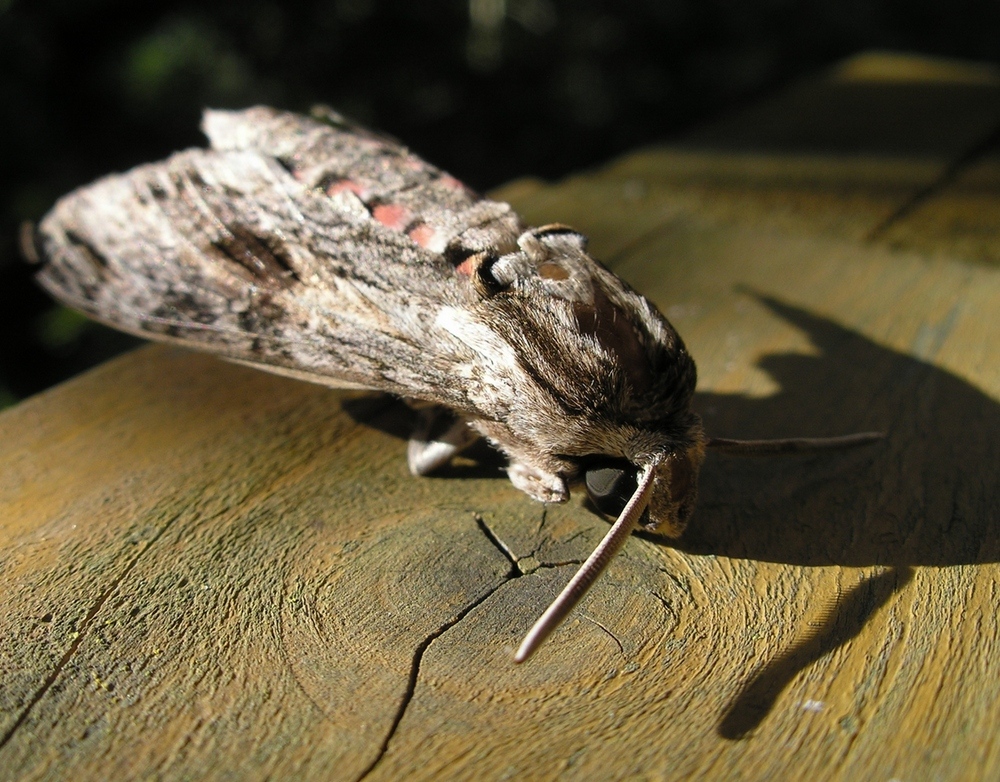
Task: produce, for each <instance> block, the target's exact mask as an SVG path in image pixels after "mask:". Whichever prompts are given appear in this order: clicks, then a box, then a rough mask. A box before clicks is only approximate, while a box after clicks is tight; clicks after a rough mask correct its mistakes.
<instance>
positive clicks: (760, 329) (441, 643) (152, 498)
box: [0, 57, 1000, 780]
mask: <svg viewBox="0 0 1000 782" xmlns="http://www.w3.org/2000/svg"><path fill="white" fill-rule="evenodd" d="M998 127H1000V78H998V77H997V76H996V75H995V74H994V73H992V72H990V71H987V70H984V69H981V68H975V67H968V66H960V65H955V64H951V63H935V62H928V61H921V60H907V59H906V58H893V57H867V58H859V59H856V60H852V61H850V62H848V63H845V64H844V65H843V66H842V67H841V68H839V69H836V70H834V71H833V72H831V73H830V74H828V75H827V76H826V77H824V78H822V79H818V80H813V81H811V82H809V83H805V84H803V85H801V86H797V87H795V88H792V89H790V90H788V91H787V92H785V93H784V94H782V95H781V96H779V97H777V98H775V99H774V100H772V101H768V102H766V103H763V104H761V105H760V106H757V107H754V108H753V109H751V110H750V111H748V112H745V113H743V114H740V115H737V116H734V117H732V118H729V119H727V120H726V121H725V122H722V123H720V124H718V125H714V126H712V127H709V128H706V129H704V130H703V131H702V132H700V133H697V134H693V135H692V136H691V137H690V138H688V139H686V140H685V141H684V143H681V144H676V145H673V146H670V147H665V148H658V149H651V150H645V151H641V152H638V153H636V154H634V155H631V156H628V157H626V158H624V159H622V160H620V161H617V162H616V163H614V164H612V165H610V166H609V167H607V168H604V169H602V170H599V171H596V172H593V173H589V174H584V175H582V176H579V177H574V178H572V179H570V180H568V181H566V182H563V183H561V184H558V185H553V186H544V185H541V184H540V183H533V182H530V181H524V182H520V183H514V184H513V185H511V186H510V187H508V188H507V189H506V190H505V191H504V192H502V193H500V195H501V196H506V197H509V198H510V199H511V200H512V201H514V203H515V204H516V206H517V207H518V208H520V209H521V210H522V211H523V213H524V214H525V215H526V217H528V218H529V219H530V220H532V221H534V222H536V223H543V222H550V221H555V220H558V221H561V222H567V223H571V224H574V225H575V226H577V227H578V228H580V229H581V230H583V231H584V232H585V233H588V234H589V235H590V236H591V240H592V245H591V247H592V249H593V250H594V252H595V254H596V255H597V256H598V257H602V258H604V259H607V260H608V261H609V263H610V264H611V265H612V266H614V268H615V269H616V270H618V271H619V272H620V273H621V274H622V275H624V276H625V277H626V278H627V279H629V280H630V281H631V282H633V283H634V284H635V285H636V286H637V287H638V288H639V289H641V290H642V291H644V292H645V293H647V295H649V296H650V297H651V298H653V299H654V300H655V301H657V302H658V303H659V305H660V306H661V307H662V308H663V309H664V310H665V311H666V312H667V313H668V315H669V317H671V318H672V320H673V321H674V323H675V325H676V326H677V327H678V329H679V330H680V331H681V333H682V334H683V335H684V337H685V339H686V340H687V342H688V345H689V347H690V348H691V350H692V352H693V354H694V355H695V357H696V358H697V359H698V361H699V367H700V377H701V382H700V389H701V391H700V394H699V398H698V406H699V408H700V410H701V411H702V412H703V414H704V416H705V419H706V423H707V426H708V428H709V430H710V431H711V432H712V433H716V434H719V435H731V436H783V435H814V434H815V435H820V434H834V433H843V432H850V431H855V430H863V429H872V428H879V429H885V430H886V431H887V432H888V433H889V437H888V440H887V442H886V443H885V444H884V445H880V446H876V447H872V448H866V449H859V450H856V451H853V452H849V453H840V454H833V455H831V454H824V455H814V456H808V457H792V458H782V459H777V458H773V459H758V460H750V461H748V460H745V459H739V458H736V457H728V458H727V457H722V456H712V457H710V458H709V460H708V461H707V463H706V465H705V468H704V472H703V476H702V490H701V502H700V506H699V510H698V511H697V514H696V516H695V519H694V521H693V524H692V528H691V530H690V532H689V534H688V535H687V536H686V538H685V539H683V540H682V541H680V542H679V543H678V544H676V545H672V544H671V543H669V542H666V541H661V540H656V539H653V538H640V537H634V538H633V540H631V541H630V542H629V543H628V545H627V546H626V548H625V551H624V553H623V555H622V556H621V557H620V558H619V560H618V561H617V562H616V563H615V564H614V565H613V566H612V568H611V570H610V572H609V574H608V576H607V577H606V578H605V579H604V580H603V581H602V582H601V583H600V584H599V585H598V586H597V587H596V588H595V589H594V591H593V592H592V594H591V595H590V596H589V597H588V599H587V600H586V601H585V603H584V604H583V606H582V610H580V611H579V612H577V614H575V616H574V617H573V618H571V620H570V621H569V622H568V623H567V624H566V625H565V626H564V628H562V629H561V630H560V631H559V632H558V633H557V634H556V635H555V636H554V637H553V638H552V640H551V641H550V642H549V643H548V644H547V645H546V646H545V647H543V649H542V650H541V651H540V652H539V654H538V655H537V656H536V657H535V658H533V659H532V660H531V661H529V662H528V663H527V664H525V665H522V666H514V665H513V664H512V663H511V659H510V657H511V653H512V650H513V648H514V647H515V645H516V643H517V642H518V640H519V638H520V636H521V634H522V633H523V632H524V631H525V630H526V629H527V627H528V626H529V625H530V623H531V622H532V621H533V620H534V618H535V617H536V616H537V614H538V612H539V611H540V609H541V608H542V607H543V606H544V605H545V604H546V602H547V601H548V600H549V599H550V597H551V596H552V595H553V594H554V592H555V591H556V590H557V588H558V587H559V586H560V585H561V584H562V583H564V582H565V580H566V579H567V578H568V577H569V575H570V573H571V572H572V570H573V568H574V565H573V564H571V563H573V562H576V561H578V560H580V559H581V558H582V557H584V556H585V555H586V554H587V553H588V552H589V550H590V549H591V547H592V546H593V545H594V543H595V542H596V541H597V540H598V539H599V537H600V535H601V534H602V533H603V531H604V530H606V525H605V523H604V522H602V521H600V520H598V519H597V518H596V517H595V516H594V515H593V514H592V513H591V512H589V511H588V510H587V508H586V506H585V505H584V504H583V503H582V502H581V500H580V498H579V497H575V498H574V499H573V501H571V502H570V503H569V504H568V505H567V506H563V507H550V508H544V507H542V506H540V505H536V504H533V503H532V502H531V501H529V500H528V499H527V498H525V497H524V496H522V495H520V494H519V493H518V492H516V491H515V490H514V489H513V488H512V487H511V486H510V485H509V483H508V482H507V481H506V480H505V479H504V477H503V475H502V474H501V473H499V471H498V466H499V462H498V461H496V460H495V459H491V458H490V456H489V454H485V453H479V454H476V455H475V456H476V457H477V460H468V461H466V462H465V463H463V464H460V465H457V466H456V467H455V468H454V469H452V470H451V471H450V472H448V473H447V474H445V475H442V476H440V477H436V478H433V479H415V478H412V477H410V476H409V475H408V474H407V471H406V466H405V458H404V451H405V443H404V440H403V439H402V437H404V436H405V434H406V426H407V413H406V411H405V410H404V409H403V408H401V407H400V406H399V405H398V404H395V403H393V402H391V401H390V400H385V399H379V398H365V397H362V396H353V397H352V396H349V395H338V394H336V393H333V392H330V391H327V390H325V389H322V388H318V387H313V386H309V385H306V384H303V383H297V382H294V381H290V380H285V379H281V378H278V377H273V376H269V375H266V374H264V373H260V372H255V371H253V370H249V369H243V368H240V367H236V366H232V365H228V364H225V363H222V362H219V361H215V360H213V359H211V358H207V357H203V356H199V355H195V354H191V353H186V352H183V351H180V350H173V349H165V348H162V347H153V348H146V349H142V350H139V351H137V352H135V353H133V354H131V355H129V356H126V357H124V358H122V359H119V360H116V361H113V362H111V363H109V364H107V365H105V366H103V367H100V368H99V369H97V370H95V371H93V372H91V373H88V374H86V375H84V376H82V377H79V378H77V379H76V380H74V381H72V382H70V383H68V384H66V385H64V386H62V387H60V388H57V389H55V390H52V391H50V392H47V393H45V394H42V395H40V396H38V397H36V398H34V399H31V400H29V401H27V402H25V403H23V404H21V405H19V406H18V407H16V408H14V409H13V410H11V411H8V412H6V413H5V414H3V415H2V416H0V443H2V444H3V452H2V455H0V465H2V467H0V573H2V578H3V584H4V597H3V602H2V606H3V610H2V613H0V670H2V685H0V778H7V779H42V778H48V779H55V778H67V779H69V778H73V779H97V778H100V779H128V778H143V779H145V778H151V779H185V778H208V779H222V778H239V779H263V778H292V777H294V778H302V779H360V778H370V779H398V778H402V777H406V778H414V779H429V778H439V777H442V776H449V777H458V778H477V779H478V778H484V779H495V778H505V777H512V776H519V777H528V778H535V777H540V778H556V777H561V776H562V777H571V778H626V777H627V778H633V777H637V778H683V777H686V776H693V775H698V776H706V777H708V778H719V777H734V778H746V779H769V778H775V777H777V778H802V777H806V776H807V775H808V776H809V777H813V778H821V779H825V778H851V779H856V778H862V779H891V778H898V779H903V780H906V779H929V778H935V779H957V778H967V777H981V778H996V777H997V776H998V775H1000V744H998V742H997V740H996V738H995V737H996V725H997V724H998V723H1000V649H998V637H997V636H998V620H997V611H996V605H997V586H996V583H997V582H998V580H1000V566H998V562H1000V489H998V486H1000V362H997V360H996V354H997V348H996V346H997V345H998V344H1000V316H998V314H997V313H998V312H1000V272H998V271H997V268H996V265H995V262H996V261H997V260H998V259H1000V251H998V249H997V248H998V247H1000V241H998V240H1000V230H998V226H1000V167H998V166H997V163H996V161H997V157H996V151H995V149H996V148H995V147H994V152H993V155H992V157H991V156H990V155H989V154H988V153H987V154H982V155H977V154H974V153H975V152H979V151H983V150H985V149H986V148H987V146H988V145H987V142H988V140H989V139H990V137H991V134H996V131H997V128H998ZM993 138H994V139H995V138H996V136H995V135H993ZM498 541H502V542H503V544H504V545H505V546H506V548H507V549H508V550H509V551H510V552H511V554H512V556H513V557H515V558H516V559H517V560H518V562H517V566H514V565H512V562H511V560H510V559H509V558H508V555H507V554H506V553H505V552H504V551H503V550H502V549H501V548H500V547H499V546H498V544H497V543H498ZM522 573H523V574H524V575H521V574H522Z"/></svg>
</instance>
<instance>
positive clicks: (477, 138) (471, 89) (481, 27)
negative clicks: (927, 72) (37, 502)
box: [0, 0, 1000, 406]
mask: <svg viewBox="0 0 1000 782" xmlns="http://www.w3.org/2000/svg"><path fill="white" fill-rule="evenodd" d="M872 48H882V49H896V50H903V51H910V52H920V53H926V54H935V55H944V56H952V57H961V58H965V59H970V60H980V61H983V60H985V61H994V62H996V61H1000V2H997V0H980V1H979V2H976V1H975V0H953V1H952V2H950V3H942V2H940V0H868V1H865V0H843V1H842V0H811V1H809V2H803V1H801V0H633V1H632V2H623V1H622V0H618V2H596V1H588V0H423V1H416V0H314V1H313V2H296V3H278V2H271V1H270V0H244V1H242V2H210V1H202V2H191V3H184V2H172V3H137V2H135V1H134V0H130V1H129V2H120V1H118V0H76V1H75V2H74V1H73V0H62V1H59V0H0V134H2V135H0V138H2V139H3V144H2V145H0V182H2V187H0V406H2V405H4V404H10V403H12V402H13V401H15V400H17V399H20V398H23V397H25V396H27V395H30V394H32V393H35V392H37V391H39V390H41V389H42V388H45V387H46V386H48V385H51V384H52V383H55V382H58V381H59V380H62V379H64V378H66V377H69V376H71V375H73V374H75V373H77V372H79V371H81V370H82V369H84V368H85V367H87V366H90V365H91V364H93V363H95V362H97V361H100V360H102V359H104V358H106V357H108V356H110V355H112V354H113V353H114V352H117V351H118V350H121V349H122V348H124V347H126V346H128V345H130V344H134V343H132V342H131V341H130V340H129V339H128V338H126V337H124V336H119V335H117V334H115V333H114V332H111V331H110V330H107V329H103V328H101V327H98V326H95V325H92V324H89V323H88V322H86V321H85V320H84V319H83V318H82V317H80V316H77V315H75V314H73V313H71V312H69V311H68V310H64V309H60V308H57V307H55V306H54V305H52V304H51V303H50V302H49V300H48V299H46V297H45V296H44V295H43V294H42V293H41V291H39V290H38V289H36V288H35V287H34V285H33V284H32V282H31V274H30V269H29V268H28V267H27V265H26V264H25V263H23V261H22V260H21V258H20V255H19V252H18V249H17V241H16V237H17V231H18V226H19V225H20V224H21V222H22V221H24V220H37V219H38V218H39V217H40V216H41V215H42V214H44V212H45V211H46V210H47V209H48V208H49V207H50V206H51V205H52V202H53V201H54V200H55V199H56V198H58V197H59V196H60V195H62V194H63V193H65V192H67V191H69V190H71V189H73V188H74V187H77V186H79V185H81V184H84V183H86V182H89V181H90V180H92V179H94V178H96V177H98V176H100V175H102V174H105V173H108V172H110V171H113V170H123V169H126V168H129V167H131V166H133V165H135V164H137V163H141V162H147V161H151V160H156V159H159V158H162V157H165V156H166V155H167V154H169V153H170V152H172V151H174V150H176V149H180V148H183V147H186V146H191V145H200V144H202V143H203V142H202V138H201V136H200V134H199V132H198V118H199V115H200V112H201V109H202V107H204V106H217V107H241V106H246V105H249V104H253V103H269V104H273V105H276V106H280V107H283V108H290V109H297V110H306V109H308V107H309V106H310V105H312V104H313V103H317V102H323V103H328V104H330V105H333V106H335V107H337V108H338V109H339V110H340V111H342V112H343V113H346V114H349V115H351V116H353V117H354V118H356V119H358V120H361V121H363V122H365V123H367V124H370V125H372V126H375V127H377V128H380V129H382V130H385V131H387V132H389V133H391V134H393V135H395V136H397V137H399V138H401V139H404V140H405V141H406V142H407V143H408V145H409V146H411V147H412V148H413V149H415V150H416V151H418V152H419V153H421V154H422V155H423V156H424V157H426V158H428V159H429V160H431V161H432V162H434V163H436V164H438V165H440V166H441V167H443V168H445V169H446V170H448V171H450V172H451V173H453V174H455V175H456V176H458V177H459V178H460V179H463V180H464V181H466V182H467V183H468V184H470V185H472V186H473V187H475V188H477V189H484V190H485V189H488V188H490V187H492V186H494V185H498V184H500V183H502V182H504V181H506V180H508V179H511V178H513V177H517V176H520V175H524V174H531V175H535V176H542V177H546V178H556V177H560V176H563V175H565V174H567V173H568V172H571V171H574V170H578V169H580V168H584V167H587V166H593V165H595V164H598V163H600V162H601V161H604V160H606V159H608V158H609V157H611V156H613V155H615V154H618V153H621V152H624V151H626V150H629V149H631V148H634V147H636V146H639V145H642V144H646V143H650V142H653V141H659V140H663V139H666V138H669V137H670V136H672V135H676V134H678V133H679V132H682V131H683V130H684V129H685V128H688V127H690V126H692V125H693V124H696V123H699V122H704V121H705V120H706V119H708V118H710V117H712V116H713V115H717V114H719V113H720V112H725V111H731V110H733V109H735V108H737V107H738V106H739V105H741V104H743V103H745V102H748V101H752V100H755V99H757V98H759V97H760V96H761V95H762V94H765V93H767V92H769V91H772V90H775V89H778V88H780V87H781V85H783V84H786V83H788V82H789V81H791V80H794V79H796V78H801V77H802V75H804V74H807V73H810V72H813V71H815V70H817V69H819V68H822V67H823V66H824V65H827V64H829V63H831V62H833V61H835V60H838V59H840V58H842V57H844V56H847V55H849V54H851V53H853V52H856V51H859V50H864V49H872Z"/></svg>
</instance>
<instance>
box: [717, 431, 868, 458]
mask: <svg viewBox="0 0 1000 782" xmlns="http://www.w3.org/2000/svg"><path fill="white" fill-rule="evenodd" d="M884 439H885V432H858V433H857V434H844V435H840V436H839V437H789V438H787V439H785V440H729V439H726V438H725V437H709V438H708V440H706V442H705V447H706V448H714V449H716V450H717V451H721V452H722V453H735V454H744V455H755V454H769V453H801V452H803V451H821V450H826V449H832V448H853V447H855V446H858V445H868V444H869V443H874V442H876V441H878V440H884Z"/></svg>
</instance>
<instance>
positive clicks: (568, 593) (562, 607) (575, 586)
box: [514, 464, 656, 663]
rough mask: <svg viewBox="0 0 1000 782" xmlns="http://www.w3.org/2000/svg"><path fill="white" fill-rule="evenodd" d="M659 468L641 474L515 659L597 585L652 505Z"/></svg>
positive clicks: (539, 641)
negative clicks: (610, 523) (622, 506)
mask: <svg viewBox="0 0 1000 782" xmlns="http://www.w3.org/2000/svg"><path fill="white" fill-rule="evenodd" d="M655 472H656V465H655V464H653V465H649V466H647V467H646V468H645V470H644V471H643V473H642V474H641V475H640V476H639V485H638V486H637V487H636V489H635V492H633V494H632V498H631V499H630V500H629V501H628V504H627V505H626V506H625V509H624V510H623V511H622V512H621V515H620V516H619V517H618V520H617V521H616V522H615V523H614V524H613V525H612V526H611V529H610V530H608V534H607V535H605V536H604V540H602V541H601V542H600V543H599V544H598V546H597V548H595V549H594V553H593V554H591V555H590V556H589V557H587V561H586V562H584V563H583V565H581V566H580V569H579V570H578V571H576V575H575V576H573V578H571V579H570V582H569V583H568V584H567V585H566V586H565V588H564V589H563V591H562V592H560V593H559V597H557V598H556V599H555V600H553V601H552V605H550V606H549V607H548V608H547V609H545V613H544V614H542V615H541V616H540V617H539V618H538V621H537V622H535V624H534V626H533V627H532V628H531V630H529V631H528V634H527V635H526V636H524V640H523V641H521V646H520V647H519V648H518V650H517V654H515V655H514V662H516V663H523V662H524V661H525V660H527V659H528V658H529V657H531V655H532V654H534V652H535V650H536V649H538V647H539V646H541V645H542V642H543V641H544V640H545V639H546V638H548V637H549V634H550V633H551V632H552V631H553V630H555V629H556V627H558V626H559V624H560V623H561V622H562V620H563V619H565V618H566V615H567V614H568V613H569V612H570V611H572V610H573V608H574V607H575V606H576V604H577V603H579V602H580V600H581V599H582V598H583V596H584V595H585V594H586V593H587V590H588V589H590V587H592V586H593V585H594V582H595V581H597V579H598V577H599V576H600V575H601V573H603V572H604V569H605V568H606V567H607V566H608V565H609V564H610V563H611V560H612V559H614V557H615V554H617V553H618V552H619V551H620V550H621V547H622V546H624V545H625V541H626V540H628V537H629V535H631V534H632V530H633V529H634V528H635V525H636V522H638V521H639V517H640V516H642V512H643V511H644V510H646V506H647V505H649V498H650V495H651V494H652V493H653V475H654V474H655Z"/></svg>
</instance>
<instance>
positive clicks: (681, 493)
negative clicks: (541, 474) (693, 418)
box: [582, 425, 705, 537]
mask: <svg viewBox="0 0 1000 782" xmlns="http://www.w3.org/2000/svg"><path fill="white" fill-rule="evenodd" d="M700 433H701V428H700V425H699V426H697V427H696V431H692V433H691V434H692V436H693V438H694V439H693V440H692V441H691V442H690V444H688V445H684V446H679V447H675V448H674V449H673V450H671V451H669V452H668V453H666V454H665V455H663V456H662V457H657V460H656V461H655V462H654V463H653V467H652V469H653V486H652V492H651V495H650V499H649V505H648V506H647V507H646V512H645V513H644V514H643V515H642V517H641V518H640V520H639V524H640V525H641V526H643V527H645V528H646V529H648V530H650V531H656V532H659V533H662V534H664V535H668V536H670V537H678V536H679V535H680V534H681V533H682V532H684V528H685V527H686V526H687V523H688V520H689V519H690V518H691V514H692V513H693V512H694V507H695V503H696V501H697V499H698V472H699V470H700V469H701V462H702V460H703V459H704V457H705V444H704V443H705V440H704V437H700V436H699V435H700ZM645 467H646V465H645V464H642V463H633V462H631V461H629V460H627V459H614V458H602V457H601V456H596V457H594V458H593V459H592V460H589V465H588V466H585V467H584V469H583V474H582V477H583V482H584V485H585V486H586V488H587V496H588V497H589V498H590V501H591V502H592V503H593V505H594V507H595V508H597V510H599V511H600V512H601V513H602V514H603V515H605V516H607V517H608V518H610V519H613V518H617V517H618V516H619V515H620V514H621V512H622V510H624V508H625V505H626V504H627V503H628V501H629V500H630V499H631V498H632V495H633V494H634V493H635V490H636V487H637V486H638V482H639V475H640V473H641V472H642V470H643V469H644V468H645Z"/></svg>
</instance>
